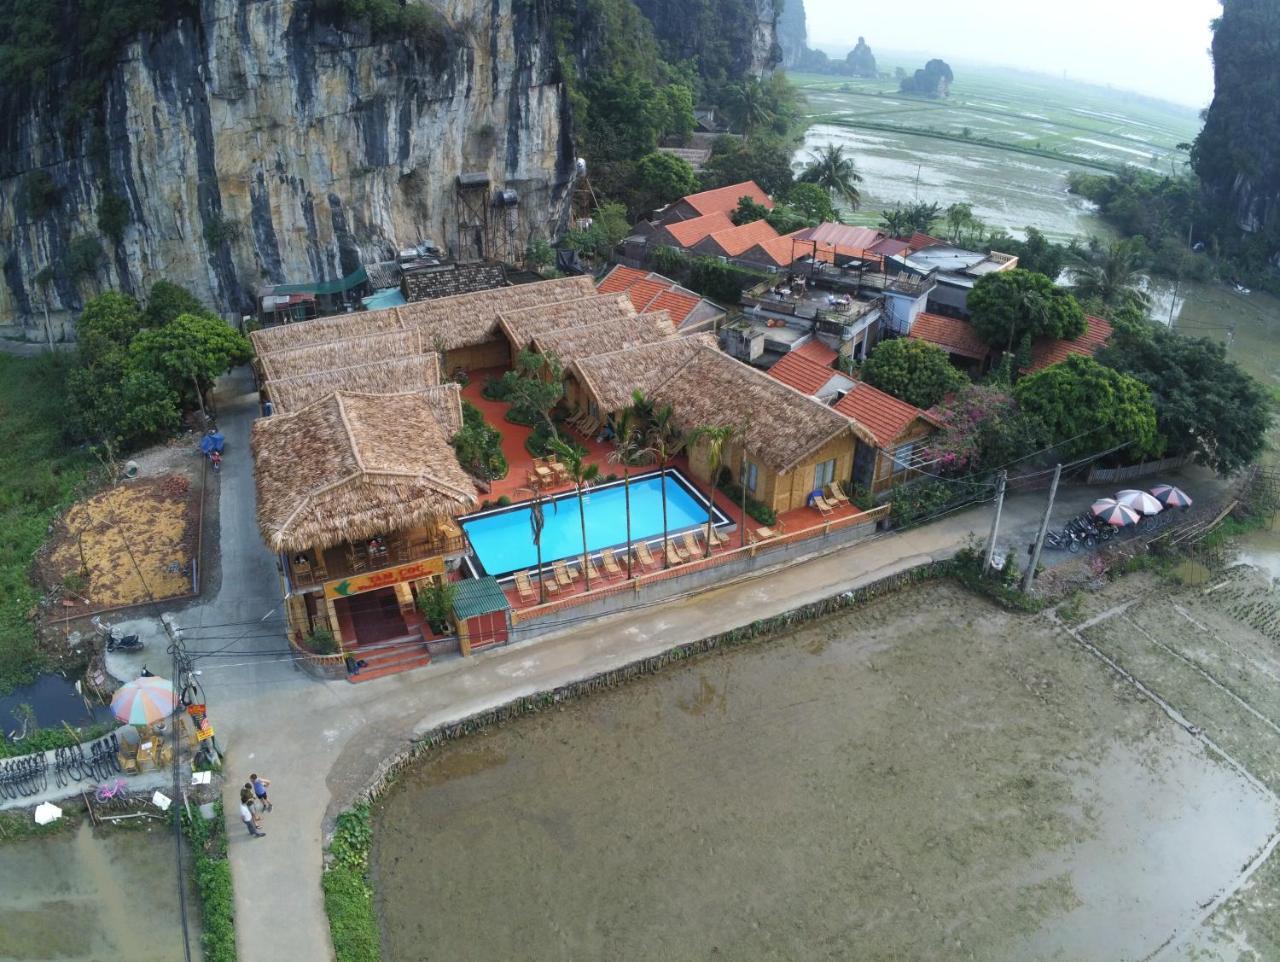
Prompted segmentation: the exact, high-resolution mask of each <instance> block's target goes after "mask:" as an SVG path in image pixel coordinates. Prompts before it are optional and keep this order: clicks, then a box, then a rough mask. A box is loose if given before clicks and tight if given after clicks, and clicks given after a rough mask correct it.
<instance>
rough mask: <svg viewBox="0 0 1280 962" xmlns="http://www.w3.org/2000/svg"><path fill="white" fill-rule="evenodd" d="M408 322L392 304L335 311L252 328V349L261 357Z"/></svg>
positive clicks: (381, 331) (383, 330)
mask: <svg viewBox="0 0 1280 962" xmlns="http://www.w3.org/2000/svg"><path fill="white" fill-rule="evenodd" d="M405 326H406V325H405V323H404V321H402V320H401V319H400V315H399V314H397V313H396V309H395V308H390V309H388V310H385V311H364V312H362V313H359V314H336V315H334V316H333V317H318V318H316V319H315V320H313V321H300V322H298V323H296V324H281V325H279V326H278V327H264V328H262V329H261V330H258V331H253V332H251V333H250V334H249V339H250V340H252V341H253V349H254V351H255V352H256V353H257V355H258V357H262V356H263V355H265V354H270V353H272V352H273V351H287V350H292V349H294V348H299V347H312V346H314V345H316V344H325V343H328V342H331V341H340V340H346V339H348V338H352V337H365V336H367V335H369V334H386V333H387V332H388V331H402V330H404V329H405Z"/></svg>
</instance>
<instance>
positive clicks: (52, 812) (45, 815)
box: [36, 802, 62, 825]
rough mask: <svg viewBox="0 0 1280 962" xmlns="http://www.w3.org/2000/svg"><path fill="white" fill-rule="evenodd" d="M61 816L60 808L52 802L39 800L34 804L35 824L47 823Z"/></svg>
mask: <svg viewBox="0 0 1280 962" xmlns="http://www.w3.org/2000/svg"><path fill="white" fill-rule="evenodd" d="M60 818H62V809H60V808H59V807H58V806H57V805H54V804H53V803H52V802H41V803H40V804H39V805H37V806H36V824H37V825H48V824H49V823H50V822H56V821H57V820H58V819H60Z"/></svg>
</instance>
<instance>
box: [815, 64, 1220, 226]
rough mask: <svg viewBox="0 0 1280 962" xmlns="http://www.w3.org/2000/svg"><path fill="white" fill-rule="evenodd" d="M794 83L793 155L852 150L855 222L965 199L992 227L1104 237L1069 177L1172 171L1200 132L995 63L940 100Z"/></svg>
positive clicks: (875, 85) (1128, 98) (965, 75)
mask: <svg viewBox="0 0 1280 962" xmlns="http://www.w3.org/2000/svg"><path fill="white" fill-rule="evenodd" d="M885 66H887V67H888V69H892V67H893V64H891V63H890V64H887V65H884V64H882V68H883V67H885ZM903 66H904V67H905V66H906V64H904V65H903ZM792 80H793V81H795V82H796V83H797V84H798V85H799V86H800V88H801V89H802V90H803V92H804V94H805V96H806V98H807V100H808V113H809V120H810V123H811V126H810V129H809V131H808V133H807V134H806V137H805V145H804V148H803V149H802V150H801V151H800V152H799V153H798V155H797V158H796V159H797V161H803V160H804V158H805V157H806V156H807V154H808V153H809V151H811V150H812V149H814V148H816V147H819V146H822V145H825V144H828V143H836V144H845V145H847V146H848V147H849V148H851V149H852V151H853V154H854V156H855V158H856V160H857V162H858V167H859V170H860V171H861V172H862V175H863V178H864V183H863V185H862V190H863V205H862V207H861V209H860V210H858V211H856V212H853V213H852V214H851V215H850V219H851V220H852V221H854V222H856V223H862V224H875V223H877V222H878V221H879V211H881V210H883V209H885V208H886V207H892V206H893V205H894V204H897V203H907V202H911V201H913V200H916V199H919V200H922V201H927V202H934V201H936V202H937V203H939V204H940V205H942V206H943V207H947V206H948V205H950V204H953V203H959V202H964V203H971V204H973V206H974V212H975V213H976V214H977V216H978V217H979V218H981V219H982V220H984V221H985V222H987V223H988V224H989V225H991V226H993V227H1001V228H1006V229H1008V230H1011V231H1015V232H1016V231H1021V230H1022V229H1023V228H1025V227H1026V226H1028V225H1031V226H1034V227H1037V228H1038V229H1040V230H1042V231H1044V232H1045V233H1046V234H1048V235H1049V236H1051V237H1054V238H1056V239H1060V240H1061V239H1066V238H1069V237H1071V236H1077V235H1088V234H1096V233H1105V232H1106V229H1105V227H1104V226H1103V225H1102V224H1101V223H1100V222H1099V221H1098V219H1097V218H1096V217H1095V216H1093V214H1092V211H1091V205H1089V203H1088V202H1087V201H1084V200H1082V199H1080V198H1074V197H1071V196H1069V195H1068V194H1067V193H1066V187H1067V183H1066V180H1067V174H1068V173H1069V172H1071V171H1072V170H1082V171H1089V172H1093V173H1105V172H1108V171H1111V170H1115V169H1118V168H1119V167H1120V166H1122V165H1125V164H1133V165H1136V166H1139V167H1145V168H1148V169H1151V170H1159V171H1169V170H1179V169H1181V167H1182V165H1183V164H1184V163H1185V162H1186V153H1185V152H1184V151H1180V150H1178V149H1177V145H1178V144H1180V143H1185V142H1188V141H1190V140H1192V139H1193V138H1194V137H1195V135H1196V132H1197V131H1198V130H1199V118H1198V117H1197V115H1196V112H1195V111H1194V110H1192V109H1191V108H1189V107H1182V106H1178V105H1176V104H1171V103H1164V102H1162V101H1158V100H1155V99H1153V98H1150V97H1144V96H1141V95H1139V94H1131V93H1127V92H1124V91H1118V90H1111V89H1108V88H1104V87H1096V86H1091V85H1088V84H1082V83H1075V82H1071V81H1059V80H1055V79H1053V78H1050V77H1041V76H1035V75H1030V74H1025V73H1021V72H1018V71H1012V70H1002V69H998V68H992V67H986V68H983V67H973V66H962V67H957V68H956V82H955V84H954V86H953V87H952V90H951V95H950V96H949V97H947V98H946V99H943V100H927V99H923V98H916V97H906V96H903V95H902V94H899V93H898V85H897V81H895V80H856V79H853V78H846V77H829V76H823V75H816V74H794V75H792Z"/></svg>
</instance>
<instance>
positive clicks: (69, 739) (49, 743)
mask: <svg viewBox="0 0 1280 962" xmlns="http://www.w3.org/2000/svg"><path fill="white" fill-rule="evenodd" d="M115 727H116V726H115V725H91V726H90V727H88V728H83V729H76V728H42V729H40V730H39V731H34V732H32V733H31V734H30V735H28V736H27V737H26V738H21V739H18V740H17V741H10V740H9V739H7V738H4V739H0V758H17V757H19V756H20V755H32V754H34V753H35V752H49V751H53V750H54V749H55V748H66V747H67V746H69V745H79V744H81V743H82V742H90V741H93V740H94V739H95V738H101V737H102V736H103V735H105V734H107V732H109V731H111V730H112V729H113V728H115Z"/></svg>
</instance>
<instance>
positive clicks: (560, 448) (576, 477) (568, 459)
mask: <svg viewBox="0 0 1280 962" xmlns="http://www.w3.org/2000/svg"><path fill="white" fill-rule="evenodd" d="M547 447H549V448H550V449H551V450H552V451H554V452H555V455H556V457H557V458H559V459H560V463H561V464H563V465H564V466H565V470H566V471H568V472H569V477H570V478H571V479H572V480H573V486H574V487H575V488H577V489H578V522H579V524H581V525H582V576H583V577H584V578H585V579H586V589H587V591H590V590H591V565H590V564H588V562H587V554H588V552H587V502H586V499H585V498H584V497H583V494H582V493H583V492H584V491H585V490H586V489H587V488H589V487H591V486H592V485H593V484H595V483H596V482H597V481H599V480H600V466H599V465H597V464H590V463H587V462H585V461H583V460H582V452H581V451H580V450H579V449H578V448H575V447H572V446H570V445H568V444H565V443H564V442H563V441H561V440H560V439H558V438H550V439H548V441H547Z"/></svg>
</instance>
